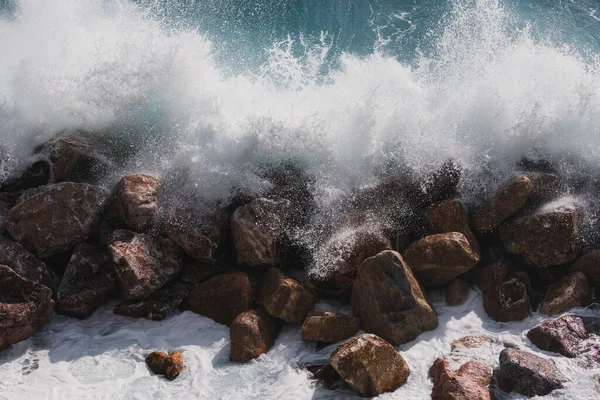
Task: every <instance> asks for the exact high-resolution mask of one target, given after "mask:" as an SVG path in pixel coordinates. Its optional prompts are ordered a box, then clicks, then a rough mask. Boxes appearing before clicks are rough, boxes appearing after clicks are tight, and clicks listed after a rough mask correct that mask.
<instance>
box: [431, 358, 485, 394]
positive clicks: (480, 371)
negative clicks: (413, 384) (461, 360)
mask: <svg viewBox="0 0 600 400" xmlns="http://www.w3.org/2000/svg"><path fill="white" fill-rule="evenodd" d="M429 375H430V376H431V378H432V379H433V391H432V392H431V398H432V400H491V399H493V398H494V396H493V395H492V394H491V393H490V391H489V388H488V387H489V385H490V384H491V382H492V369H491V368H490V367H489V366H487V365H484V364H482V363H479V362H477V361H469V362H467V363H465V364H463V365H462V366H461V367H460V368H459V369H458V371H456V372H453V371H451V370H450V368H449V366H448V362H447V361H446V360H444V359H443V358H438V359H437V360H435V362H434V363H433V365H432V366H431V369H430V370H429Z"/></svg>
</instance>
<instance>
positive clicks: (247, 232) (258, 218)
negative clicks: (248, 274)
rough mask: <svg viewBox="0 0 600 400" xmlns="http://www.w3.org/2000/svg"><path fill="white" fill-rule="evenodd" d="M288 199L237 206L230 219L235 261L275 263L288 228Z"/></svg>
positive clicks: (289, 205) (290, 204)
mask: <svg viewBox="0 0 600 400" xmlns="http://www.w3.org/2000/svg"><path fill="white" fill-rule="evenodd" d="M292 213H293V209H292V203H291V202H290V201H289V200H272V199H265V198H259V199H256V200H253V201H252V202H250V203H249V204H246V205H245V206H242V207H239V208H238V209H237V210H235V212H234V213H233V216H232V217H231V233H232V236H233V244H234V246H235V251H236V255H237V262H238V263H239V264H245V265H249V266H258V265H269V266H276V265H277V264H278V259H279V252H280V247H279V246H280V242H281V240H282V238H283V235H284V234H285V233H286V232H287V230H288V229H289V228H290V223H291V217H292Z"/></svg>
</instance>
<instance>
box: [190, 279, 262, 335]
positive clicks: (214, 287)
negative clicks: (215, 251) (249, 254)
mask: <svg viewBox="0 0 600 400" xmlns="http://www.w3.org/2000/svg"><path fill="white" fill-rule="evenodd" d="M252 295H253V288H252V283H251V282H250V279H249V278H248V274H246V273H245V272H234V273H229V274H221V275H217V276H215V277H213V278H210V279H209V280H207V281H206V282H204V283H201V284H199V285H196V286H195V287H194V288H193V289H192V290H191V291H190V293H189V295H188V297H187V298H186V299H185V303H184V307H185V308H186V309H188V310H191V311H193V312H195V313H196V314H200V315H204V316H205V317H208V318H211V319H213V320H215V321H217V322H218V323H220V324H224V325H231V323H232V322H233V320H234V319H235V317H237V316H238V315H239V314H240V313H242V312H244V311H246V310H249V309H250V308H252Z"/></svg>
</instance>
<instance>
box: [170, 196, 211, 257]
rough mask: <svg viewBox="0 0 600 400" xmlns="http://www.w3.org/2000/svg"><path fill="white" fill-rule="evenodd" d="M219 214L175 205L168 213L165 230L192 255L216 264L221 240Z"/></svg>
mask: <svg viewBox="0 0 600 400" xmlns="http://www.w3.org/2000/svg"><path fill="white" fill-rule="evenodd" d="M220 222H221V220H220V219H219V217H218V216H214V215H208V214H202V213H201V214H198V213H196V212H195V211H194V210H192V209H189V208H187V207H175V208H173V209H171V210H170V211H169V212H168V213H167V217H166V220H165V232H166V233H167V235H168V236H169V237H170V238H171V239H173V241H175V243H177V244H178V245H179V246H180V247H181V248H182V249H183V250H184V251H185V252H186V253H187V254H188V255H189V256H190V257H193V258H195V259H196V260H198V261H200V262H203V263H207V264H214V262H215V260H216V250H217V247H218V245H219V241H220V240H221V234H220Z"/></svg>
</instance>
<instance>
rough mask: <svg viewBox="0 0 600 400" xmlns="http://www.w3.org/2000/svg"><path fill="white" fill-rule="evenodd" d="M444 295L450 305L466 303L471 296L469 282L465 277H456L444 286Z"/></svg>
mask: <svg viewBox="0 0 600 400" xmlns="http://www.w3.org/2000/svg"><path fill="white" fill-rule="evenodd" d="M444 295H445V296H446V304H448V305H449V306H459V305H461V304H464V302H465V301H467V297H468V296H469V284H468V283H467V281H465V280H464V278H456V279H454V280H453V281H452V282H450V283H449V284H448V285H447V286H446V287H445V288H444Z"/></svg>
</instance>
